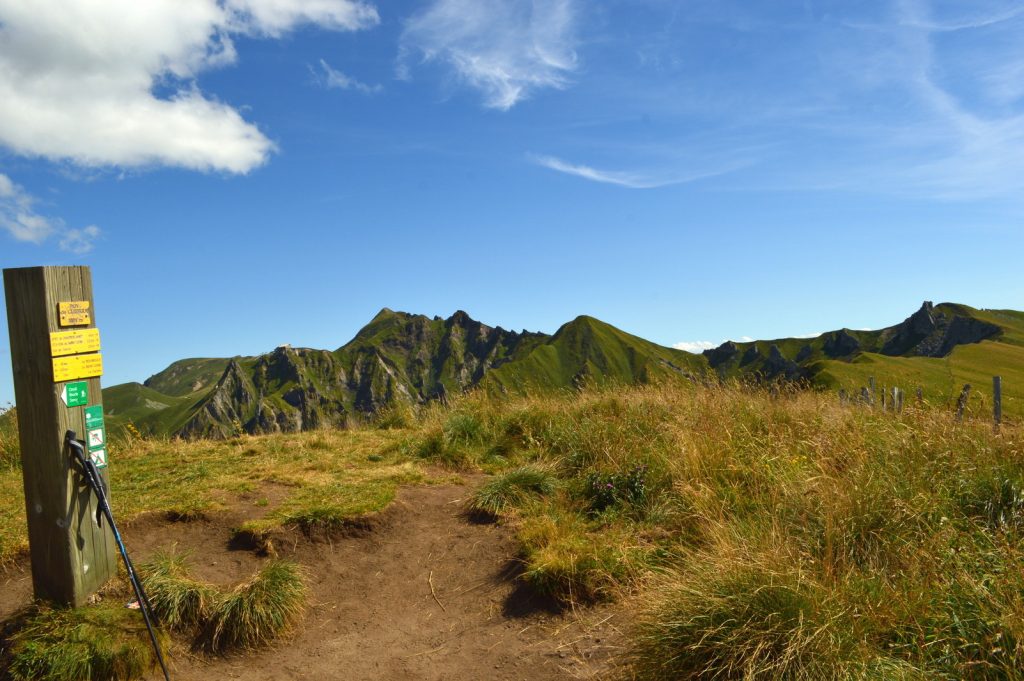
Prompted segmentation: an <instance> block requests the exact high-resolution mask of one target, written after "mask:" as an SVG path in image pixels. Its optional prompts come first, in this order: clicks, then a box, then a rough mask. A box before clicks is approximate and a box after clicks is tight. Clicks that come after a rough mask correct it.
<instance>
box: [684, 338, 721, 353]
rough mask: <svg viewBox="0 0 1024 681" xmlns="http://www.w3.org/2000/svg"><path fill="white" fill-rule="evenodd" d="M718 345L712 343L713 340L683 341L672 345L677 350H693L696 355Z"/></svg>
mask: <svg viewBox="0 0 1024 681" xmlns="http://www.w3.org/2000/svg"><path fill="white" fill-rule="evenodd" d="M718 345H720V344H718ZM718 345H716V344H715V343H712V342H711V341H682V342H680V343H676V344H675V345H673V346H672V347H674V348H675V349H676V350H682V351H684V352H691V353H693V354H695V355H699V354H700V353H702V352H704V351H705V350H711V349H712V348H717V347H718Z"/></svg>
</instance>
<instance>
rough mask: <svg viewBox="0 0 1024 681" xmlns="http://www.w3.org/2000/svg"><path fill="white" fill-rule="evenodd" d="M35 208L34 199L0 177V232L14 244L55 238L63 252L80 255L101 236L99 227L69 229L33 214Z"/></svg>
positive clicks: (50, 219)
mask: <svg viewBox="0 0 1024 681" xmlns="http://www.w3.org/2000/svg"><path fill="white" fill-rule="evenodd" d="M35 204H36V199H35V197H34V196H32V195H31V194H29V193H28V192H26V191H25V190H24V189H23V188H22V187H20V186H19V185H17V184H15V183H14V182H13V181H11V178H9V177H7V176H6V175H4V174H3V173H0V229H3V230H4V231H6V232H7V233H8V234H10V235H11V236H12V237H14V239H16V240H17V241H28V242H30V243H34V244H41V243H43V242H44V241H46V240H47V239H48V238H50V237H51V236H56V237H58V238H59V239H60V241H59V243H58V245H59V246H60V248H61V250H63V251H70V252H72V253H77V254H82V253H88V252H89V251H91V250H92V247H93V241H95V240H96V238H97V237H99V235H100V228H99V227H97V226H96V225H89V226H88V227H85V228H83V229H68V228H67V227H65V226H64V221H63V220H61V219H60V218H50V217H46V216H45V215H40V214H39V213H38V212H36V210H35Z"/></svg>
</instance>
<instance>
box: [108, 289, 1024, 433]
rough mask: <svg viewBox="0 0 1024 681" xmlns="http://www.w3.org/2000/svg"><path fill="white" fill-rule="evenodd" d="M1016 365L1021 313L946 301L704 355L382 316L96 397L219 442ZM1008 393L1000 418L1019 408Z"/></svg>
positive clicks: (613, 340) (937, 379) (938, 384)
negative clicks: (649, 395) (485, 400)
mask: <svg viewBox="0 0 1024 681" xmlns="http://www.w3.org/2000/svg"><path fill="white" fill-rule="evenodd" d="M979 348H983V349H984V352H983V356H979V354H978V353H979V350H978V349H979ZM986 357H991V359H990V360H986ZM1022 367H1024V313H1021V312H1017V311H1014V310H978V309H975V308H971V307H969V306H966V305H960V304H956V303H941V304H939V305H933V304H932V303H930V302H925V303H924V304H922V306H921V307H920V308H919V309H918V310H917V311H916V312H914V313H913V314H912V315H910V316H909V317H907V318H906V319H905V320H904V321H902V322H900V323H899V324H895V325H893V326H890V327H886V328H884V329H879V330H876V331H857V330H852V329H847V328H844V329H838V330H835V331H830V332H827V333H824V334H821V335H820V336H818V337H816V338H812V339H801V338H781V339H774V340H768V341H750V342H740V343H737V342H732V341H727V342H725V343H723V344H722V345H720V346H719V347H717V348H713V349H711V350H706V351H704V352H703V353H702V354H691V353H687V352H684V351H682V350H678V349H675V348H669V347H665V346H661V345H657V344H655V343H652V342H650V341H647V340H645V339H643V338H640V337H638V336H634V335H631V334H629V333H627V332H625V331H622V330H621V329H618V328H616V327H614V326H612V325H610V324H607V323H605V322H603V321H601V320H599V319H597V318H595V317H592V316H589V315H580V316H578V317H576V318H575V319H573V320H572V321H569V322H567V323H565V324H563V325H562V326H561V327H559V329H558V330H557V331H555V333H554V334H550V335H549V334H546V333H541V332H531V331H526V330H523V331H521V332H516V331H508V330H505V329H503V328H502V327H501V326H489V325H486V324H483V323H482V322H479V321H476V320H474V319H473V318H472V317H470V316H469V314H467V313H466V312H464V311H462V310H458V311H456V312H455V313H454V314H452V315H451V316H450V317H448V318H441V317H437V316H435V317H432V318H431V317H427V316H426V315H418V314H412V313H408V312H400V311H395V310H391V309H389V308H386V307H385V308H382V309H381V310H380V312H378V313H377V314H376V315H375V316H374V317H373V319H371V320H370V322H369V323H368V324H366V326H364V327H363V328H362V329H360V330H359V332H357V333H356V335H355V336H354V337H353V338H352V339H351V340H350V341H348V342H347V343H345V344H344V345H342V346H340V347H338V348H337V349H335V350H319V349H314V348H293V347H291V346H287V345H285V346H280V347H278V348H276V349H274V350H273V351H271V352H268V353H265V354H263V355H259V356H256V357H244V356H236V357H233V358H192V359H184V360H179V361H177V362H174V363H172V364H171V365H169V366H168V367H167V368H166V369H164V370H163V371H161V372H158V373H157V374H154V375H153V376H151V377H150V378H148V379H147V380H146V381H145V382H144V383H142V384H139V383H127V384H121V385H118V386H112V387H111V388H107V389H105V390H104V400H105V402H106V404H107V411H108V413H109V414H110V416H111V421H112V425H117V424H118V423H124V422H129V421H130V422H132V423H134V424H135V425H136V426H137V427H139V428H141V429H142V430H144V431H146V432H151V433H159V434H167V435H178V436H183V437H226V436H230V435H232V434H237V433H239V432H248V433H261V432H279V431H297V430H308V429H314V428H321V427H346V426H348V425H351V424H353V423H358V422H362V421H365V420H366V419H370V418H373V417H374V415H375V414H377V413H379V412H380V411H381V410H383V409H386V408H388V407H390V406H392V405H394V404H396V403H399V402H402V403H407V404H410V405H421V404H426V403H429V402H432V401H437V400H442V401H443V400H447V399H448V398H449V397H451V396H455V395H458V394H461V393H463V392H466V391H467V390H471V389H475V388H479V389H483V390H485V391H488V392H491V393H496V394H526V393H529V392H532V391H537V390H552V389H578V388H581V387H583V386H586V385H602V384H611V383H615V384H626V385H628V384H643V383H651V382H656V381H663V380H684V381H694V380H706V378H707V377H708V376H713V377H717V378H719V379H721V380H729V379H733V378H743V379H754V380H759V381H775V380H782V381H797V382H802V383H805V384H807V385H811V386H816V387H819V388H823V389H826V388H827V389H836V388H844V387H845V388H847V389H849V390H851V391H852V390H856V388H857V385H858V384H866V379H867V374H868V372H870V373H871V374H872V375H876V374H877V376H878V378H879V380H880V384H881V383H885V382H886V381H896V380H900V381H903V382H904V383H907V382H913V381H915V380H917V381H918V382H919V383H920V384H922V385H927V386H928V387H929V393H930V394H931V395H934V396H935V398H936V399H948V396H949V395H951V394H952V392H953V391H954V389H958V386H956V385H955V384H956V383H957V381H959V380H960V377H961V376H962V377H964V378H965V382H967V381H966V379H972V380H975V381H977V380H978V378H977V377H978V376H979V375H981V376H983V375H984V374H985V373H986V372H989V371H991V372H996V371H999V372H1003V373H1006V374H1008V375H1010V376H1012V377H1013V378H1014V379H1016V377H1017V375H1018V372H1019V373H1020V382H1019V383H1020V384H1021V385H1024V368H1022ZM890 376H891V379H890V378H889V377H890ZM1014 385H1015V386H1016V385H1017V382H1016V380H1014ZM1016 389H1017V388H1016V387H1014V388H1011V395H1010V401H1011V403H1012V404H1011V408H1010V411H1013V409H1014V408H1016V406H1017V402H1018V401H1022V402H1024V394H1022V395H1021V396H1020V398H1018V397H1017V395H1016V393H1014V392H1013V391H1014V390H1016ZM1021 411H1024V404H1022V406H1021Z"/></svg>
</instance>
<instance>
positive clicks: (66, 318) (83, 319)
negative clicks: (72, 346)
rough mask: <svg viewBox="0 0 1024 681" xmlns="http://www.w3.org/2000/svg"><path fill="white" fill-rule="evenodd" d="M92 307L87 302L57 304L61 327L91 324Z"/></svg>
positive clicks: (76, 301)
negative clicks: (90, 310)
mask: <svg viewBox="0 0 1024 681" xmlns="http://www.w3.org/2000/svg"><path fill="white" fill-rule="evenodd" d="M91 306H92V303H90V302H89V301H88V300H75V301H72V302H69V303H57V307H58V311H59V312H60V325H61V326H88V325H89V324H92V314H91V313H90V312H89V308H90V307H91Z"/></svg>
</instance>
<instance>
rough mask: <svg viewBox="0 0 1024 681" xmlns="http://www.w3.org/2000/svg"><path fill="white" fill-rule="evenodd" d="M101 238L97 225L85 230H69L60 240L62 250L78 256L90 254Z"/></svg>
mask: <svg viewBox="0 0 1024 681" xmlns="http://www.w3.org/2000/svg"><path fill="white" fill-rule="evenodd" d="M99 236H100V228H99V227H97V226H96V225H89V226H88V227H85V228H83V229H69V230H67V231H66V232H64V234H63V235H62V236H61V238H60V249H61V250H62V251H70V252H71V253H75V254H77V255H81V254H83V253H88V252H89V251H91V250H92V247H93V242H94V241H95V240H96V239H97V238H99Z"/></svg>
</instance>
